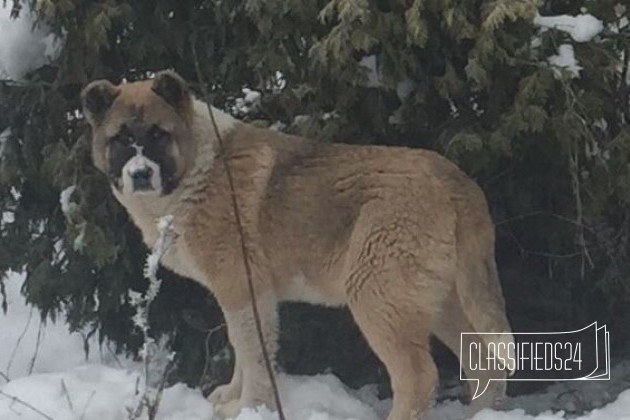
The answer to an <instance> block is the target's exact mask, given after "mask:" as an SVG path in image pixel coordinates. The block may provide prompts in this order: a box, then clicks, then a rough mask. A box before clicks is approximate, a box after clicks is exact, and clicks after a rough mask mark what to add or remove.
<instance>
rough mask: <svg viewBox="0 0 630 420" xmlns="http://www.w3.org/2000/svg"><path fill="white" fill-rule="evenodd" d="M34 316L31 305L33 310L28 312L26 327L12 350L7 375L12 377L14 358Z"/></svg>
mask: <svg viewBox="0 0 630 420" xmlns="http://www.w3.org/2000/svg"><path fill="white" fill-rule="evenodd" d="M32 318H33V307H31V310H30V312H29V313H28V319H27V320H26V324H25V325H24V328H23V329H22V332H21V333H20V336H19V337H18V339H17V342H16V343H15V347H13V351H12V352H11V357H10V358H9V362H8V363H7V373H6V376H7V377H10V375H9V372H10V371H11V366H12V365H13V359H14V358H15V355H16V354H17V351H18V348H20V345H21V344H22V340H23V339H24V336H25V335H26V331H28V327H29V326H30V325H31V319H32Z"/></svg>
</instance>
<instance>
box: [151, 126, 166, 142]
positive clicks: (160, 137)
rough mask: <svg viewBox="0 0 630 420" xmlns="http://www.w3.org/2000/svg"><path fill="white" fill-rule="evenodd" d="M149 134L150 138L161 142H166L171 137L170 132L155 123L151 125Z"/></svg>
mask: <svg viewBox="0 0 630 420" xmlns="http://www.w3.org/2000/svg"><path fill="white" fill-rule="evenodd" d="M149 136H150V137H151V139H152V140H154V141H157V142H160V143H163V144H165V143H167V142H168V141H169V140H170V139H171V135H170V133H169V132H168V131H165V130H162V129H161V128H160V127H158V126H157V125H154V126H153V127H151V131H150V133H149Z"/></svg>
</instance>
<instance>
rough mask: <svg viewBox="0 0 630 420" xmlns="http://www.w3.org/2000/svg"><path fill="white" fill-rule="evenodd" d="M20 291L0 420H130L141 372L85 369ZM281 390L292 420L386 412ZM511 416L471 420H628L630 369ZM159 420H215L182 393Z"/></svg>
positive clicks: (264, 413)
mask: <svg viewBox="0 0 630 420" xmlns="http://www.w3.org/2000/svg"><path fill="white" fill-rule="evenodd" d="M22 282H23V276H21V275H18V274H15V273H13V274H10V275H9V276H8V277H7V278H6V279H5V285H6V289H7V295H8V303H9V310H8V313H7V314H6V315H2V314H0V336H1V337H2V345H0V420H42V419H55V420H81V419H85V420H90V419H97V420H121V419H127V418H128V409H131V408H134V407H135V404H136V401H137V400H138V398H137V395H136V390H137V384H138V382H139V380H140V375H141V369H139V366H138V365H137V364H135V363H132V362H130V361H127V360H124V359H123V360H121V359H119V358H116V357H115V356H114V355H112V354H111V352H109V351H108V350H107V349H99V347H98V345H97V343H92V345H91V346H90V349H91V350H90V354H89V355H88V357H87V359H86V357H85V353H84V349H83V339H82V337H81V335H80V334H70V333H68V331H67V329H66V326H65V325H63V324H62V323H60V324H54V323H50V322H48V323H46V324H41V323H40V321H39V314H38V312H37V311H36V310H32V309H31V308H30V307H29V306H27V305H26V304H25V303H24V299H23V298H22V296H21V295H20V292H19V290H20V287H21V285H22ZM279 383H280V392H281V397H282V401H283V404H284V409H285V414H286V415H287V418H289V419H291V420H347V419H356V420H377V419H382V418H384V416H385V415H386V413H387V411H388V409H389V407H390V401H388V400H379V399H378V398H377V397H376V387H374V386H366V387H364V388H362V389H360V390H352V389H349V388H347V387H346V386H344V385H343V384H342V383H341V382H340V381H339V379H337V378H336V377H335V376H333V375H330V374H326V375H316V376H289V375H280V377H279ZM598 407H601V408H598ZM506 410H507V411H504V412H497V411H491V410H484V411H482V412H480V413H478V414H477V415H476V416H475V417H474V418H473V419H474V420H552V419H553V420H556V419H569V418H575V419H579V420H630V362H627V363H622V364H618V365H617V366H616V367H615V368H614V369H613V372H612V379H611V380H610V381H597V382H565V383H559V384H556V385H553V386H551V387H550V388H548V389H547V390H546V391H545V392H543V393H537V394H531V395H525V396H520V397H515V398H511V399H509V400H508V401H507V402H506ZM589 410H590V411H589ZM464 413H465V407H464V406H463V405H462V404H460V403H459V402H457V401H443V402H441V403H439V404H438V405H437V406H436V407H434V408H433V409H431V410H430V412H429V413H428V419H429V420H463V419H465V418H466V417H465V414H464ZM578 413H581V414H579V415H578ZM583 413H586V414H583ZM157 418H158V419H161V420H175V419H177V420H219V417H218V416H216V415H215V414H214V412H213V408H212V407H211V406H210V404H208V403H207V402H206V400H205V399H204V398H203V396H202V395H201V393H200V392H199V390H195V389H191V388H188V387H187V386H185V385H183V384H176V385H174V386H172V387H170V388H168V389H166V390H165V392H164V395H163V398H162V401H161V404H160V407H159V411H158V416H157ZM141 419H146V416H145V417H141ZM236 419H237V420H275V419H277V415H276V414H275V413H272V412H270V411H269V410H267V409H265V408H259V409H257V410H244V411H243V412H241V413H240V414H239V415H238V416H237V417H236Z"/></svg>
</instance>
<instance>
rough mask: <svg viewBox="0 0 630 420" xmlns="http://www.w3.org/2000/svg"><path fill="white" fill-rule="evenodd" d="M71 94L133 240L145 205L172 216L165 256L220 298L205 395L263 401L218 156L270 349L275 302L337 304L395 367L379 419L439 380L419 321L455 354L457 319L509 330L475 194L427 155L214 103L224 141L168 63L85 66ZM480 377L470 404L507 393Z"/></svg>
mask: <svg viewBox="0 0 630 420" xmlns="http://www.w3.org/2000/svg"><path fill="white" fill-rule="evenodd" d="M81 98H82V104H83V112H84V115H85V117H86V119H87V121H88V123H89V125H90V127H91V146H92V158H93V162H94V165H95V166H96V167H97V168H98V169H99V170H100V171H102V172H103V173H104V174H105V175H106V176H107V177H108V178H109V180H110V183H111V187H112V191H113V194H114V195H115V197H116V198H117V200H118V201H119V202H120V203H121V204H122V205H123V206H124V207H125V208H126V209H127V211H128V212H129V214H130V216H131V218H132V219H133V221H134V223H135V224H136V225H137V227H138V228H139V229H140V230H141V232H142V237H143V239H144V242H145V243H146V244H147V245H149V246H151V245H152V244H153V243H154V242H155V241H156V239H157V237H158V231H157V227H156V219H157V218H159V217H161V216H164V215H172V216H173V229H174V231H175V234H176V237H177V240H176V241H175V243H174V244H173V245H172V246H171V247H170V248H169V249H168V251H167V253H166V254H165V256H164V258H163V260H162V262H163V264H164V265H165V266H166V267H168V268H170V269H171V270H173V271H175V272H176V273H178V274H180V275H181V276H184V277H188V278H191V279H193V280H195V281H197V282H199V283H201V284H202V285H203V286H205V287H206V288H207V289H208V290H209V291H210V292H212V293H213V294H214V295H215V296H216V299H217V301H218V303H219V305H220V306H221V309H222V311H223V314H224V316H225V320H226V323H227V328H228V337H229V340H230V342H231V344H232V345H233V347H234V352H235V366H234V374H233V377H232V380H231V381H230V383H228V384H226V385H223V386H220V387H218V388H216V389H215V390H214V391H213V392H212V393H211V395H210V396H209V401H210V402H212V403H214V404H215V406H216V407H219V408H220V407H223V408H224V409H225V411H230V410H232V411H236V410H240V409H241V408H243V407H254V406H257V405H259V404H266V405H267V406H269V407H270V408H274V400H273V398H272V396H273V393H272V388H271V385H270V380H269V378H268V372H267V371H266V368H265V364H264V360H263V357H262V350H261V346H260V344H259V342H258V338H257V334H256V326H255V322H254V319H253V313H252V308H251V299H252V297H251V295H250V290H249V288H248V284H247V281H246V273H245V269H244V264H243V256H242V248H241V243H240V240H241V239H240V236H239V233H238V230H237V225H236V223H235V212H234V208H233V203H232V201H231V189H230V186H229V184H228V179H227V177H226V171H225V166H224V165H223V164H222V162H223V161H222V160H223V159H224V160H225V161H226V162H227V164H228V165H229V167H230V168H231V172H232V173H233V177H234V193H235V196H236V200H237V202H238V205H239V213H240V217H241V220H242V226H243V233H244V242H245V246H246V250H247V258H249V261H250V263H251V267H252V277H253V286H254V290H255V299H256V302H257V304H258V308H259V312H260V321H261V328H262V333H263V336H264V338H265V341H266V343H267V347H268V351H269V353H270V354H271V355H273V354H274V353H275V351H276V349H277V335H278V312H277V305H278V302H280V301H286V300H289V301H303V302H310V303H312V304H317V305H329V306H347V307H348V308H349V310H350V312H351V313H352V316H353V318H354V320H355V321H356V324H357V325H358V327H359V328H360V330H361V331H362V333H363V335H364V336H365V338H366V339H367V342H368V344H369V345H370V347H371V348H372V349H373V350H374V352H375V353H376V355H377V356H378V357H379V358H380V360H381V361H382V362H383V363H384V365H385V366H386V368H387V371H388V373H389V376H390V378H391V385H392V391H393V407H392V410H391V412H390V414H389V417H388V419H389V420H409V419H417V418H419V417H421V416H422V413H423V412H424V411H425V410H426V408H427V407H428V406H429V404H430V402H431V398H432V394H433V392H434V390H435V387H436V383H437V369H436V366H435V363H434V361H433V359H432V356H431V354H430V348H429V339H430V336H431V335H434V336H436V337H437V338H438V339H439V340H440V341H442V342H443V343H444V344H445V345H446V346H447V347H449V348H450V349H451V350H452V351H453V352H454V353H455V354H457V355H459V349H460V333H461V332H473V333H475V332H485V333H495V334H497V335H496V336H495V335H492V334H491V335H483V336H480V337H481V338H480V339H481V340H482V342H484V343H487V342H489V341H490V340H491V339H493V338H494V339H498V340H500V341H502V342H504V343H512V344H513V338H512V335H511V332H510V331H511V329H510V325H509V322H508V319H507V317H506V313H505V303H504V298H503V294H502V290H501V285H500V282H499V278H498V274H497V268H496V263H495V258H494V241H495V237H494V225H493V223H492V220H491V217H490V215H489V211H488V206H487V202H486V199H485V196H484V194H483V192H482V190H481V189H480V188H479V186H478V185H477V184H476V183H475V182H474V181H473V180H472V179H471V178H469V177H468V176H466V175H465V174H464V173H463V172H462V171H461V170H460V169H459V168H458V167H457V166H456V165H455V164H453V163H451V162H450V161H448V160H447V159H446V158H444V157H442V156H440V155H439V154H437V153H435V152H433V151H429V150H418V149H409V148H400V147H381V146H356V145H345V144H329V143H323V142H317V141H314V140H310V139H306V138H302V137H298V136H293V135H289V134H284V133H281V132H276V131H272V130H268V129H263V128H257V127H254V126H251V125H248V124H246V123H243V122H241V121H238V120H236V119H235V118H233V117H231V116H230V115H228V114H226V113H224V112H221V111H220V110H218V109H216V108H213V109H212V114H213V115H214V117H215V120H216V126H217V132H218V133H219V136H220V137H221V138H222V141H223V143H224V146H225V147H224V149H221V148H220V147H219V141H218V139H217V135H216V134H215V130H214V129H213V128H214V127H213V124H212V119H211V115H210V111H209V110H210V108H209V107H208V106H207V104H206V103H204V102H203V101H200V100H198V99H196V98H195V97H194V96H193V94H192V93H191V92H190V89H189V87H188V85H187V83H186V82H185V81H184V80H183V79H182V78H181V77H180V76H179V75H178V74H176V73H175V72H172V71H162V72H159V73H157V74H156V75H155V77H154V79H152V80H144V81H138V82H133V83H125V84H120V85H117V86H116V85H114V84H112V83H110V82H109V81H106V80H98V81H94V82H92V83H90V84H89V85H87V86H86V87H85V88H84V89H83V91H82V93H81ZM499 333H508V334H507V335H498V334H499ZM506 337H507V338H506ZM484 340H485V341H484ZM462 357H465V356H462ZM464 365H466V364H464ZM497 369H499V370H500V369H501V368H497ZM464 370H465V373H466V375H467V376H469V377H473V376H474V377H476V378H480V379H482V380H483V375H484V373H474V374H473V372H470V370H467V368H466V367H465V366H464ZM504 370H505V369H503V371H504ZM503 371H500V372H487V373H485V374H487V375H489V376H488V377H492V378H497V377H499V376H497V375H503V374H504V373H503ZM490 387H491V388H493V389H492V390H491V391H489V392H487V393H486V394H485V395H487V397H485V399H484V397H482V398H479V399H477V400H475V402H474V403H473V405H474V404H477V408H480V407H482V406H484V405H491V404H493V403H494V402H496V401H498V400H499V399H500V398H501V396H502V395H503V394H504V392H505V386H504V382H501V381H493V382H491V384H490ZM229 407H231V409H230V408H229Z"/></svg>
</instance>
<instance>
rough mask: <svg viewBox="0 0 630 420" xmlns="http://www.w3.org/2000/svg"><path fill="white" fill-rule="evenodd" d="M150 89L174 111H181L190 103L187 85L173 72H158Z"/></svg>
mask: <svg viewBox="0 0 630 420" xmlns="http://www.w3.org/2000/svg"><path fill="white" fill-rule="evenodd" d="M151 89H152V90H153V92H155V93H156V94H157V95H159V96H160V97H162V99H164V100H165V101H166V103H168V104H169V105H170V106H172V107H173V108H175V109H176V110H182V108H186V107H187V106H188V104H189V103H190V94H189V91H188V84H187V83H186V82H185V81H184V79H182V78H181V76H180V75H179V74H177V73H175V72H174V71H171V70H163V71H160V72H158V73H157V74H156V75H155V79H154V80H153V86H152V87H151Z"/></svg>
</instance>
